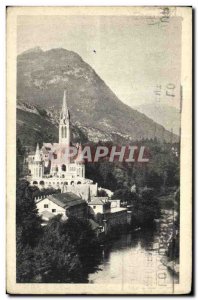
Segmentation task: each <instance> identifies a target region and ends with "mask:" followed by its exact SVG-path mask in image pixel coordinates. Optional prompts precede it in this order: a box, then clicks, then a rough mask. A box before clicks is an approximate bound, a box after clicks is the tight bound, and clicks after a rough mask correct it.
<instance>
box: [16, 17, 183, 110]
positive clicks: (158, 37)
mask: <svg viewBox="0 0 198 300" xmlns="http://www.w3.org/2000/svg"><path fill="white" fill-rule="evenodd" d="M17 24H18V26H17V51H18V54H19V53H21V52H23V51H25V50H27V49H30V48H34V47H36V46H39V47H41V48H42V49H43V50H48V49H52V48H65V49H67V50H72V51H74V52H76V53H78V54H79V55H80V56H81V57H82V59H83V60H84V61H85V62H87V63H88V64H90V65H91V67H93V68H94V70H95V71H96V73H97V74H98V75H99V76H100V77H101V78H102V79H103V80H104V81H105V83H106V84H107V85H108V86H109V87H110V88H111V89H112V91H113V92H114V93H115V94H116V95H117V96H118V98H119V99H120V100H121V101H123V102H124V103H126V104H128V105H129V106H131V107H137V106H139V105H142V104H148V103H152V104H155V103H158V104H159V103H162V104H167V105H170V106H174V107H177V108H178V107H179V97H180V94H179V93H180V76H181V19H180V18H178V17H171V18H170V19H169V22H167V23H162V22H159V19H156V24H154V25H151V24H152V22H151V20H150V19H149V18H148V17H135V16H30V15H29V16H18V19H17ZM94 50H95V51H94ZM156 94H157V95H156ZM167 94H168V95H167ZM170 95H172V96H170ZM173 95H174V96H173Z"/></svg>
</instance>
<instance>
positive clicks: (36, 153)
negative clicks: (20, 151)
mask: <svg viewBox="0 0 198 300" xmlns="http://www.w3.org/2000/svg"><path fill="white" fill-rule="evenodd" d="M34 161H37V162H39V161H41V155H40V150H39V144H38V143H37V145H36V152H35V156H34Z"/></svg>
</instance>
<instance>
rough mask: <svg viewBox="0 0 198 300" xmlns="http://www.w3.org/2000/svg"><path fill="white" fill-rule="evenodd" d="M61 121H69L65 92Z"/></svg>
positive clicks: (65, 93) (65, 94)
mask: <svg viewBox="0 0 198 300" xmlns="http://www.w3.org/2000/svg"><path fill="white" fill-rule="evenodd" d="M61 119H69V110H68V108H67V92H66V90H64V94H63V106H62V112H61Z"/></svg>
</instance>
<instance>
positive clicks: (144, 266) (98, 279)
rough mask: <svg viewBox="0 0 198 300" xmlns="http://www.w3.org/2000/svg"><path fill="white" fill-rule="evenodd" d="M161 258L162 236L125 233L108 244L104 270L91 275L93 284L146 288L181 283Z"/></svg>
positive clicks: (105, 247) (105, 246)
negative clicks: (160, 242)
mask: <svg viewBox="0 0 198 300" xmlns="http://www.w3.org/2000/svg"><path fill="white" fill-rule="evenodd" d="M161 259H162V255H161V254H160V252H159V235H157V233H156V232H155V231H154V230H144V231H142V230H139V231H136V232H133V233H130V234H123V235H121V236H120V237H119V239H117V240H114V241H113V242H109V243H108V244H105V245H104V249H103V257H102V261H101V264H100V266H99V268H100V270H99V271H97V272H95V273H94V274H90V275H89V283H94V284H120V283H126V284H134V285H136V284H142V285H144V286H153V285H157V286H158V285H160V284H163V285H169V284H173V283H177V282H178V279H177V278H175V276H173V275H172V274H171V273H170V272H169V270H168V269H167V267H165V266H164V265H163V264H162V263H161Z"/></svg>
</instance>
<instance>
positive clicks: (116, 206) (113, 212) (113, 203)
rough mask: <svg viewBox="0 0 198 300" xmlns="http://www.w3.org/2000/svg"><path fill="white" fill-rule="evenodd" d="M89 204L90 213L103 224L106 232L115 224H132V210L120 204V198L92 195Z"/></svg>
mask: <svg viewBox="0 0 198 300" xmlns="http://www.w3.org/2000/svg"><path fill="white" fill-rule="evenodd" d="M88 205H89V213H90V214H91V215H92V216H94V217H95V219H96V221H97V222H99V223H100V225H102V226H103V228H104V231H105V233H107V232H108V231H110V230H111V229H112V228H113V227H115V226H119V225H126V224H131V212H130V211H128V210H127V208H124V207H121V206H120V200H117V199H115V200H114V199H113V200H111V199H109V198H108V197H92V198H91V201H90V202H88Z"/></svg>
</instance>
